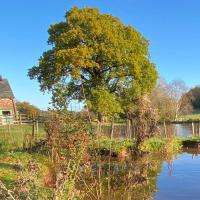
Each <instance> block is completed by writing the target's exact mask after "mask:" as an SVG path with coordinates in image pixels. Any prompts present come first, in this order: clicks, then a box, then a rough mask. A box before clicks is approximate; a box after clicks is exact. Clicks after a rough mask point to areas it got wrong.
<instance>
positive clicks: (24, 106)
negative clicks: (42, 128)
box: [17, 102, 42, 115]
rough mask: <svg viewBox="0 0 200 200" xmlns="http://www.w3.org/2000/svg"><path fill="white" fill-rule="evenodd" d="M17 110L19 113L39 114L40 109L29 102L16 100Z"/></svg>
mask: <svg viewBox="0 0 200 200" xmlns="http://www.w3.org/2000/svg"><path fill="white" fill-rule="evenodd" d="M17 110H18V112H19V113H20V114H26V115H40V114H41V113H42V111H41V110H40V109H39V108H37V107H36V106H34V105H31V104H30V103H29V102H17Z"/></svg>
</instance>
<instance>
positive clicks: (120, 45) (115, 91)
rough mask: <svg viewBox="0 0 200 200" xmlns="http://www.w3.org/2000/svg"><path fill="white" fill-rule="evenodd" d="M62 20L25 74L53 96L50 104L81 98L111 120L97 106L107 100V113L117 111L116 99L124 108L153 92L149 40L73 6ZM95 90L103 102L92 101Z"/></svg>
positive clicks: (90, 10) (107, 18)
mask: <svg viewBox="0 0 200 200" xmlns="http://www.w3.org/2000/svg"><path fill="white" fill-rule="evenodd" d="M65 18H66V20H65V21H63V22H60V23H57V24H54V25H51V26H50V28H49V31H48V32H49V39H48V43H49V44H50V45H51V46H52V48H51V49H50V50H48V51H46V52H44V53H43V55H42V56H41V57H40V59H39V64H38V65H37V66H34V67H32V68H31V69H30V70H29V73H28V75H29V77H30V78H31V79H37V80H38V81H39V83H40V87H41V90H42V91H45V90H48V91H51V92H53V95H55V97H54V99H53V100H54V103H55V101H59V103H58V104H57V105H59V106H60V104H63V103H64V104H65V103H66V101H63V99H64V98H63V97H65V96H66V98H68V99H69V100H72V99H78V100H81V101H83V100H85V99H84V96H86V99H87V100H88V101H89V102H90V103H91V105H92V107H93V109H95V110H100V111H101V112H104V113H106V114H108V115H110V113H111V112H108V109H107V107H108V106H106V107H105V110H104V109H103V107H101V108H100V106H101V104H103V105H105V102H106V101H108V103H109V105H110V104H111V103H110V102H111V101H112V102H113V105H114V106H113V107H112V108H111V110H112V111H113V110H114V108H117V109H116V111H115V112H117V111H121V109H119V105H118V103H117V102H116V101H118V100H120V98H121V99H123V101H120V103H122V102H123V106H127V105H128V104H129V103H130V101H132V99H133V96H138V95H141V94H143V93H146V92H149V91H151V90H152V88H153V87H154V86H155V82H156V79H157V71H156V69H155V65H154V64H153V63H152V62H151V61H150V58H149V52H148V41H147V40H146V39H145V38H144V37H143V36H142V35H141V34H140V33H139V32H137V31H136V30H135V29H134V28H133V27H131V26H125V25H124V24H123V23H122V22H121V21H120V20H119V19H118V18H117V17H113V16H112V15H108V14H100V13H99V11H98V9H96V8H82V9H78V8H77V7H74V8H72V9H71V10H70V11H68V12H67V13H66V16H65ZM57 87H58V88H59V89H57ZM82 87H84V93H85V95H83V88H82ZM60 88H63V90H61V91H60ZM99 89H100V91H102V90H105V97H104V98H105V99H104V100H102V96H101V95H100V99H99V100H98V99H96V98H97V96H99V95H96V92H97V90H99ZM58 90H59V92H57V91H58ZM61 92H63V93H64V95H62V94H61ZM93 94H94V96H93ZM114 95H116V96H117V97H118V99H117V98H116V97H115V98H114ZM57 97H58V98H57ZM93 100H94V102H93ZM95 106H97V107H95ZM61 107H62V106H61Z"/></svg>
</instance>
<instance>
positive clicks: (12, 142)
mask: <svg viewBox="0 0 200 200" xmlns="http://www.w3.org/2000/svg"><path fill="white" fill-rule="evenodd" d="M35 132H36V131H35ZM32 133H33V125H32V124H24V125H4V126H0V141H1V147H2V145H3V144H6V146H9V149H18V148H22V147H23V143H24V142H25V140H26V139H28V138H30V137H31V135H32ZM44 136H45V130H44V125H42V124H41V125H38V131H37V138H38V139H40V138H43V137H44Z"/></svg>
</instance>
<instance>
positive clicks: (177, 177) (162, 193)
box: [153, 152, 200, 200]
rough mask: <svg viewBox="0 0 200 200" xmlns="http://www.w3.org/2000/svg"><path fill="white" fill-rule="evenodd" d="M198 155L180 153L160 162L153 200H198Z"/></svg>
mask: <svg viewBox="0 0 200 200" xmlns="http://www.w3.org/2000/svg"><path fill="white" fill-rule="evenodd" d="M199 177H200V155H199V154H191V153H186V152H184V153H182V154H180V155H178V156H177V157H176V158H175V159H174V160H173V161H172V162H171V163H170V164H169V163H168V162H166V161H164V162H163V164H162V170H161V173H160V174H159V175H158V179H157V190H158V191H157V192H156V193H155V197H154V198H153V199H154V200H169V199H170V200H188V199H192V200H199V199H200V181H199Z"/></svg>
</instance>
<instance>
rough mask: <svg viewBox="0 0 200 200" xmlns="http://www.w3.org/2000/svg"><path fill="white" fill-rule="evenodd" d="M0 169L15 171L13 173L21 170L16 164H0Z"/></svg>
mask: <svg viewBox="0 0 200 200" xmlns="http://www.w3.org/2000/svg"><path fill="white" fill-rule="evenodd" d="M0 168H3V169H12V170H15V171H21V170H23V168H22V166H20V165H18V164H10V163H0Z"/></svg>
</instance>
